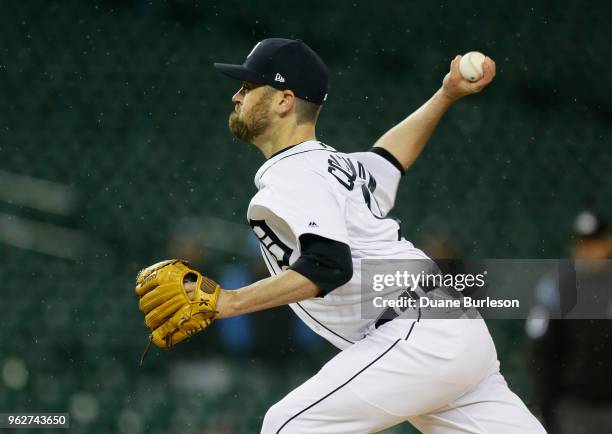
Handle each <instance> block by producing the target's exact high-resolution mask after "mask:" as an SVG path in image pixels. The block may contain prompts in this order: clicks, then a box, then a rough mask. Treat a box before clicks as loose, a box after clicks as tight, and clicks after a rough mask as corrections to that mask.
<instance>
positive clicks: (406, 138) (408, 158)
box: [374, 89, 453, 169]
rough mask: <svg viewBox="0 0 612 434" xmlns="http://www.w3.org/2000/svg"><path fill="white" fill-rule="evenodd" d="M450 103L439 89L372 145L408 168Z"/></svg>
mask: <svg viewBox="0 0 612 434" xmlns="http://www.w3.org/2000/svg"><path fill="white" fill-rule="evenodd" d="M452 103H453V101H452V100H451V99H450V98H448V97H447V96H446V95H445V94H444V93H443V90H442V89H440V90H439V91H437V92H436V93H435V94H434V95H433V96H432V97H431V98H430V99H429V100H428V101H427V102H426V103H425V104H423V105H422V106H421V107H419V109H417V110H416V111H415V112H414V113H412V114H411V115H410V116H408V117H407V118H406V119H404V120H403V121H402V122H400V123H399V124H397V125H396V126H394V127H393V128H391V129H390V130H389V131H387V132H386V133H385V134H383V136H382V137H381V138H380V139H378V141H377V142H376V143H375V144H374V146H378V147H381V148H384V149H386V150H387V151H389V152H390V153H391V154H392V155H393V156H394V157H395V158H396V159H397V161H399V162H400V164H401V165H402V166H403V167H404V169H407V168H409V167H410V166H411V165H412V163H414V161H415V160H416V159H417V157H418V156H419V154H420V153H421V151H422V150H423V148H424V147H425V144H426V143H427V141H428V140H429V138H430V137H431V135H432V134H433V132H434V130H435V129H436V126H437V125H438V122H440V119H442V116H444V113H446V111H447V110H448V109H449V107H450V106H451V105H452Z"/></svg>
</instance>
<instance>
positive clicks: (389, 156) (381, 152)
mask: <svg viewBox="0 0 612 434" xmlns="http://www.w3.org/2000/svg"><path fill="white" fill-rule="evenodd" d="M370 152H373V153H375V154H376V155H380V156H381V157H383V158H384V159H385V160H387V161H388V162H389V163H391V164H393V166H395V168H396V169H397V170H399V171H400V173H401V174H402V176H404V173H405V172H406V171H405V170H404V168H403V167H402V164H401V163H400V162H399V161H397V158H395V157H394V156H393V154H392V153H391V152H389V151H387V150H386V149H385V148H381V147H379V146H376V147H374V148H371V149H370Z"/></svg>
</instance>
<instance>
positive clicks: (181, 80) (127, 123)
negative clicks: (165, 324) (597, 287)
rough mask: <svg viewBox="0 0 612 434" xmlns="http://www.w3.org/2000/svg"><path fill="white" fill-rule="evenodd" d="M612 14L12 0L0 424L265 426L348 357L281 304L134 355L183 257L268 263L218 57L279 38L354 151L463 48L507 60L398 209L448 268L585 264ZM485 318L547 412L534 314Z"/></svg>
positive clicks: (4, 90) (135, 429)
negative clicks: (500, 261) (30, 414)
mask: <svg viewBox="0 0 612 434" xmlns="http://www.w3.org/2000/svg"><path fill="white" fill-rule="evenodd" d="M607 11H608V7H607V5H606V4H605V3H603V2H601V7H598V6H596V5H595V3H589V7H585V6H584V5H583V4H582V3H581V2H577V1H575V2H535V3H531V2H530V3H521V2H519V3H516V2H486V3H478V2H471V1H468V2H458V3H455V2H445V3H439V2H426V1H420V2H392V1H379V2H368V1H354V2H337V3H333V4H332V3H331V2H329V1H310V2H301V3H297V2H281V1H260V2H258V3H254V2H248V3H247V2H238V1H225V2H221V1H204V0H202V1H196V0H182V1H181V0H168V1H156V0H152V1H144V0H123V1H121V0H115V1H104V0H100V1H86V0H81V1H51V0H45V1H43V0H29V1H27V2H22V1H15V0H3V1H1V2H0V34H1V35H2V38H1V46H0V89H1V95H2V100H1V101H0V259H1V261H0V276H1V279H0V281H1V282H2V284H1V285H2V289H1V290H0V294H1V301H0V303H1V304H0V369H1V371H0V373H1V374H2V377H1V378H0V412H9V411H69V412H70V413H71V415H72V427H71V429H70V432H71V433H89V434H98V433H120V434H127V433H130V434H139V433H152V434H165V433H185V434H203V433H218V434H221V433H227V434H229V433H252V432H258V429H259V427H260V423H261V419H262V416H263V414H264V413H265V410H266V409H267V408H268V407H269V406H270V405H271V404H272V403H273V402H275V401H276V400H278V399H280V398H281V397H282V396H284V394H285V393H287V392H288V391H289V390H291V388H292V387H294V386H296V385H298V384H300V383H301V382H303V381H304V380H305V379H307V378H308V377H309V376H311V375H312V374H313V373H315V372H316V371H317V369H318V368H319V367H320V366H321V365H322V364H323V362H324V361H325V360H327V359H329V358H330V357H332V356H333V354H334V353H335V350H334V349H332V348H331V346H330V345H328V344H327V343H325V342H323V341H322V340H321V339H319V338H318V337H316V336H314V335H312V334H311V333H310V332H308V331H307V330H305V329H304V328H303V327H302V326H301V325H300V324H298V323H297V322H296V320H295V319H293V317H292V316H291V314H290V312H289V309H288V308H281V309H276V310H274V311H270V312H264V313H261V314H257V315H250V316H247V317H244V318H239V319H235V320H228V321H223V322H217V323H215V325H214V327H213V328H212V329H211V330H210V331H208V332H206V333H204V334H202V335H200V336H197V337H196V338H194V339H193V340H192V341H191V342H189V343H188V344H183V345H181V346H180V347H179V348H177V349H176V351H172V352H163V353H162V352H158V351H153V353H152V354H150V355H149V358H148V360H147V361H146V363H145V365H144V366H143V367H139V366H138V363H137V361H138V357H139V356H140V353H141V352H142V350H143V348H144V346H145V343H146V334H147V333H146V330H145V328H144V326H143V325H142V318H141V315H140V313H139V312H138V310H137V301H136V297H135V295H134V294H133V281H134V277H135V273H136V272H137V270H138V269H139V268H141V267H142V266H145V265H148V264H149V263H152V262H155V261H156V260H159V259H162V258H165V257H169V256H177V255H179V256H186V257H189V258H191V259H192V260H193V261H195V262H196V264H198V265H199V266H200V267H201V268H202V269H203V270H205V271H206V272H207V273H208V274H210V275H212V277H215V278H217V279H219V280H221V282H222V283H224V284H225V285H226V286H228V287H238V286H240V285H241V284H243V283H245V282H248V281H250V280H252V279H255V278H257V277H261V276H262V275H263V274H262V273H264V271H263V269H262V264H261V263H260V260H259V257H258V253H257V250H256V249H255V245H254V241H253V239H252V238H251V237H250V235H249V231H250V230H249V228H248V227H247V225H246V220H245V213H246V208H247V205H248V201H249V199H250V197H251V195H252V194H253V193H254V192H255V187H254V186H253V182H252V180H253V176H254V174H255V172H256V170H257V168H258V167H259V166H260V165H261V164H262V163H263V158H262V156H261V155H260V154H259V153H258V151H257V150H256V149H254V148H251V147H249V146H247V145H245V144H243V143H240V142H237V141H236V140H234V139H232V137H231V136H230V134H229V132H228V130H227V126H226V125H227V115H228V113H229V111H230V110H231V108H232V104H231V102H230V98H231V95H232V94H233V92H234V91H235V90H236V83H235V82H232V81H231V80H228V79H226V78H224V77H222V76H220V75H218V74H216V73H215V71H213V69H212V68H211V64H212V62H213V61H227V62H240V61H242V59H243V58H244V56H245V55H246V54H248V52H249V51H250V49H251V48H252V46H253V45H254V43H255V42H257V41H258V40H260V39H263V38H265V37H271V36H285V37H296V38H301V39H303V40H305V41H306V42H307V43H308V44H310V45H311V46H312V47H313V48H315V49H316V50H318V51H319V52H320V54H321V55H322V57H323V58H324V59H325V60H326V62H327V63H328V65H329V67H330V69H331V71H332V72H333V75H332V80H331V86H332V88H331V92H330V98H329V102H328V103H327V104H326V107H325V109H324V111H323V114H322V117H321V119H320V124H319V137H320V139H322V140H323V141H325V142H327V143H328V144H330V145H332V146H335V147H337V148H339V149H341V150H346V151H356V150H363V149H366V148H368V147H369V146H371V144H372V143H373V142H374V141H375V140H376V138H377V137H378V135H380V134H381V133H382V132H384V131H385V130H386V129H387V128H389V127H390V126H391V125H392V124H393V123H394V122H397V121H398V120H400V119H401V118H403V117H404V116H405V115H407V114H408V113H410V112H411V111H412V110H413V109H415V108H416V107H418V106H419V105H420V104H421V103H422V102H423V101H424V100H425V99H426V98H428V97H429V95H430V94H431V93H432V92H433V91H434V90H435V89H436V88H437V87H438V86H439V84H440V82H441V79H442V77H443V75H444V74H445V72H446V70H447V68H448V64H449V61H450V59H451V58H452V57H453V56H454V55H455V54H457V53H463V52H467V51H470V50H474V49H476V50H480V51H483V52H485V53H487V54H488V55H490V56H491V57H492V58H494V59H495V60H496V61H497V65H498V76H497V78H496V81H495V83H494V85H493V86H492V87H491V88H490V89H487V90H486V92H485V93H484V94H483V95H478V96H474V97H470V98H468V99H466V100H465V101H461V102H460V103H458V104H457V105H456V107H454V108H453V109H452V110H451V111H450V112H449V113H448V115H447V117H446V119H445V120H444V121H443V122H442V124H441V126H440V127H439V129H438V131H437V132H436V134H435V136H434V138H433V139H432V141H431V142H430V144H429V147H428V148H427V149H426V150H425V152H424V154H423V156H422V157H421V159H420V160H419V161H418V162H417V164H416V165H415V166H414V168H413V169H412V170H411V171H410V172H409V173H408V174H407V175H406V176H405V177H404V179H403V182H402V187H401V190H400V193H399V200H398V204H397V208H396V211H395V214H396V215H397V216H398V217H400V218H401V219H402V220H403V228H404V233H405V236H406V237H407V238H408V239H410V240H412V241H413V242H415V243H416V244H417V246H421V247H422V248H424V249H425V250H427V251H428V252H429V253H430V254H433V255H438V254H446V255H456V256H462V257H480V258H555V257H567V256H568V255H569V254H570V250H569V245H570V240H571V232H572V229H571V226H572V222H573V219H574V216H575V215H576V214H577V213H578V212H579V211H580V210H581V209H583V208H597V209H599V210H603V212H604V213H607V215H608V216H609V215H610V213H612V201H611V200H610V197H611V193H612V185H611V184H610V179H609V178H610V170H611V168H612V164H611V158H610V130H611V126H610V125H611V118H612V99H611V98H610V96H611V95H612V80H610V79H609V78H610V74H609V72H607V71H608V70H609V65H608V61H609V54H610V53H611V52H612V46H611V45H612V43H611V42H610V41H612V38H611V37H610V31H609V19H608V18H609V14H608V15H607V14H606V12H607ZM605 53H607V54H605ZM489 326H490V328H491V330H492V333H493V335H494V338H495V341H496V344H497V346H498V351H499V355H500V359H501V362H502V370H503V372H504V374H505V376H506V378H507V380H508V381H509V383H510V385H511V387H512V388H513V390H515V391H516V392H517V393H518V394H519V395H520V396H521V397H522V398H523V399H524V400H525V401H526V402H527V403H528V405H529V406H530V408H532V409H533V410H534V412H536V413H538V412H539V403H538V400H537V399H536V397H535V396H534V391H533V386H532V382H531V379H530V376H529V375H530V372H531V368H530V364H531V360H530V356H529V354H530V353H529V351H528V342H527V339H526V337H525V332H524V323H523V322H522V321H491V322H490V323H489ZM22 432H24V431H22ZM36 432H44V430H43V431H36ZM49 432H51V431H49ZM388 432H389V433H411V432H414V431H412V430H411V428H410V427H408V426H403V427H398V428H396V429H394V430H389V431H388Z"/></svg>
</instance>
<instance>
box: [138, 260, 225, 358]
mask: <svg viewBox="0 0 612 434" xmlns="http://www.w3.org/2000/svg"><path fill="white" fill-rule="evenodd" d="M187 282H193V283H195V285H194V289H193V295H192V297H191V298H190V297H189V294H188V290H187V288H186V287H185V284H186V283H187ZM220 290H221V288H220V287H219V285H218V284H217V282H215V281H214V280H212V279H209V278H208V277H205V276H202V274H200V273H199V272H198V271H196V270H193V269H191V268H189V265H188V263H187V262H186V261H181V260H178V259H171V260H166V261H162V262H158V263H157V264H154V265H151V266H150V267H147V268H145V269H143V270H141V271H140V272H139V273H138V276H137V277H136V294H137V295H138V296H139V297H140V302H139V305H138V306H139V308H140V310H141V311H142V312H143V313H144V315H145V325H146V326H147V327H148V328H150V329H151V330H152V333H151V341H152V342H153V343H154V344H155V345H157V346H158V347H160V348H169V347H171V346H173V345H174V344H177V343H179V342H181V341H183V340H185V339H186V338H188V337H190V336H193V335H194V334H195V333H197V332H199V331H202V330H204V329H205V328H206V327H208V326H209V325H210V324H211V323H212V321H213V318H214V317H215V315H216V314H217V312H216V311H215V307H216V305H217V300H218V298H219V292H220ZM189 293H191V291H190V292H189Z"/></svg>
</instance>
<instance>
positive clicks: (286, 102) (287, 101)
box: [277, 90, 297, 116]
mask: <svg viewBox="0 0 612 434" xmlns="http://www.w3.org/2000/svg"><path fill="white" fill-rule="evenodd" d="M281 92H282V94H281V98H280V100H279V101H278V106H277V109H278V113H279V115H281V116H285V115H286V114H288V113H290V112H291V110H293V108H294V107H295V104H296V103H297V101H296V99H295V94H294V93H293V91H291V90H283V91H281Z"/></svg>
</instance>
